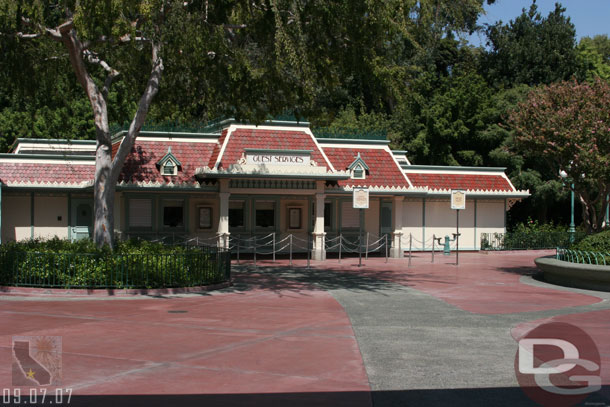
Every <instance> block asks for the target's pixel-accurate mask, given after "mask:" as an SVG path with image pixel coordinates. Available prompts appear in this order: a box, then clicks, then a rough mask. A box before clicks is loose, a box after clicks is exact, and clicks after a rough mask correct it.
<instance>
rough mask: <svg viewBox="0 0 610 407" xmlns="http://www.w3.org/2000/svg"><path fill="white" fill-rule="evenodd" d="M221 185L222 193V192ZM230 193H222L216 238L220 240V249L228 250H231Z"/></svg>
mask: <svg viewBox="0 0 610 407" xmlns="http://www.w3.org/2000/svg"><path fill="white" fill-rule="evenodd" d="M223 181H224V180H223ZM222 189H223V188H222V184H221V191H222ZM230 195H231V193H229V192H220V193H219V194H218V196H219V197H220V217H219V219H218V232H216V237H217V239H218V247H221V248H224V249H228V248H229V235H230V233H229V196H230Z"/></svg>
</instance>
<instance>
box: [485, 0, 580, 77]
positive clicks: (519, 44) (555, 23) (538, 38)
mask: <svg viewBox="0 0 610 407" xmlns="http://www.w3.org/2000/svg"><path fill="white" fill-rule="evenodd" d="M564 12H565V8H563V7H562V6H561V4H559V3H556V4H555V10H553V11H552V12H550V13H549V15H548V16H547V17H542V16H541V15H540V13H539V12H538V6H537V5H536V3H535V1H534V2H533V3H532V5H531V6H530V9H529V11H526V10H525V9H523V13H522V14H521V15H520V16H519V17H517V18H516V19H515V20H512V21H510V23H508V24H503V23H502V22H501V21H499V22H497V23H496V24H494V25H492V26H489V27H488V28H487V32H486V34H487V37H488V41H487V44H488V46H490V48H491V50H490V52H489V53H488V54H487V55H486V57H485V70H486V71H487V73H486V75H487V77H488V79H489V80H490V82H491V83H494V84H496V85H498V86H514V85H516V84H521V83H523V84H527V85H530V86H532V85H537V84H541V83H544V84H548V83H552V82H555V81H560V80H567V79H570V78H571V77H572V75H573V74H574V72H575V71H576V69H577V67H578V61H577V52H576V49H575V45H576V39H575V37H576V29H575V28H574V24H572V23H571V22H570V18H569V17H566V16H565V15H564Z"/></svg>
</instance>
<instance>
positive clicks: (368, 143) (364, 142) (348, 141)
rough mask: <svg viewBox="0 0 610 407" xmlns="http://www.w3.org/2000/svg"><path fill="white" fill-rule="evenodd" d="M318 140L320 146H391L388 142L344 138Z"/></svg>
mask: <svg viewBox="0 0 610 407" xmlns="http://www.w3.org/2000/svg"><path fill="white" fill-rule="evenodd" d="M316 140H317V141H318V143H320V144H341V145H343V146H345V145H346V144H347V145H352V144H362V145H364V146H371V145H380V146H387V145H389V144H390V142H389V141H388V140H366V139H343V138H316ZM328 147H330V146H328ZM323 148H324V147H323ZM345 148H348V147H345ZM350 148H351V147H350Z"/></svg>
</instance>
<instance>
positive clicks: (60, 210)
mask: <svg viewBox="0 0 610 407" xmlns="http://www.w3.org/2000/svg"><path fill="white" fill-rule="evenodd" d="M53 237H58V238H60V239H67V238H68V197H67V196H44V195H42V196H41V195H36V196H35V197H34V238H36V239H51V238H53Z"/></svg>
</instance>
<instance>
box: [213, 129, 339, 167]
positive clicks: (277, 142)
mask: <svg viewBox="0 0 610 407" xmlns="http://www.w3.org/2000/svg"><path fill="white" fill-rule="evenodd" d="M246 148H256V149H264V150H312V151H313V152H312V153H311V159H312V160H314V161H315V162H316V163H317V164H318V166H321V167H326V168H328V165H327V162H326V160H325V159H324V156H323V155H322V153H321V152H320V149H319V148H318V146H317V145H316V143H315V142H314V140H313V138H312V137H311V136H310V135H309V134H307V133H306V132H304V131H289V130H267V129H236V130H235V131H233V133H231V135H230V136H229V141H228V143H227V147H226V148H225V151H224V153H223V155H222V157H220V165H219V168H228V167H229V165H231V164H236V163H237V162H238V161H239V159H240V158H241V156H242V154H243V153H244V151H245V149H246ZM215 161H216V160H215V159H214V161H212V160H210V167H213V166H214V162H215Z"/></svg>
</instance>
